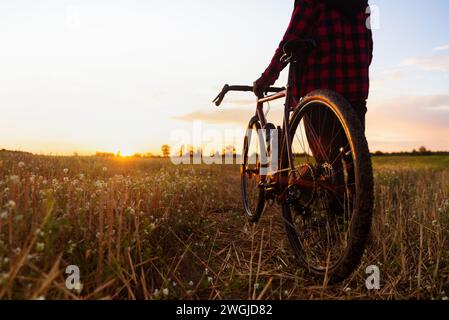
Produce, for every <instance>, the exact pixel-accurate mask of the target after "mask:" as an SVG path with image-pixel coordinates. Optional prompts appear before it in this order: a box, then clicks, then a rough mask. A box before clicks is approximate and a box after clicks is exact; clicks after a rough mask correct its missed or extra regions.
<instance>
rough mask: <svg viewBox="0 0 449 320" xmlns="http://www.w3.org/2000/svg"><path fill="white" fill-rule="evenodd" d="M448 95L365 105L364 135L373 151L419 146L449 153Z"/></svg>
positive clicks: (408, 148) (407, 148) (398, 99)
mask: <svg viewBox="0 0 449 320" xmlns="http://www.w3.org/2000/svg"><path fill="white" fill-rule="evenodd" d="M448 124H449V95H446V94H442V95H427V96H400V97H395V98H392V99H387V100H381V101H372V102H370V103H369V105H368V115H367V135H368V140H369V142H370V144H371V145H372V147H373V148H374V149H376V150H378V149H380V150H386V151H398V150H401V149H406V150H411V149H413V148H418V147H419V146H421V145H425V146H426V147H428V148H430V149H433V150H443V149H444V150H449V126H448Z"/></svg>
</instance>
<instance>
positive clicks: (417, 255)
mask: <svg viewBox="0 0 449 320" xmlns="http://www.w3.org/2000/svg"><path fill="white" fill-rule="evenodd" d="M374 167H375V182H376V185H375V192H376V201H375V217H374V223H373V232H372V236H371V241H370V245H369V247H368V250H367V252H366V254H365V257H364V259H363V261H362V264H361V266H360V268H359V269H358V270H357V271H356V272H355V273H354V274H353V276H352V277H351V278H350V279H348V280H347V281H345V282H344V283H343V284H340V285H337V286H325V285H323V283H321V282H320V281H319V280H318V279H314V278H312V277H310V276H305V275H304V273H303V271H302V270H301V269H298V268H297V265H296V263H295V260H294V259H293V257H292V252H291V251H290V248H289V245H288V242H287V240H286V237H285V234H284V230H283V226H282V224H281V219H280V217H279V208H277V207H276V206H274V207H273V208H271V210H269V211H268V212H267V213H266V215H265V216H264V217H263V218H262V221H261V222H260V223H259V224H258V225H257V226H252V225H250V224H248V223H246V222H245V219H244V218H243V213H242V209H241V202H240V187H239V171H238V170H239V169H238V167H236V166H206V165H200V166H174V165H172V164H170V162H169V161H167V160H163V159H123V158H112V159H105V158H96V157H44V156H32V155H27V154H17V153H8V152H1V153H0V299H66V298H69V299H178V298H186V299H199V298H201V299H229V298H231V299H232V298H237V299H248V298H251V299H447V296H448V295H449V243H448V240H449V239H448V237H449V231H448V229H449V157H443V156H438V157H437V156H433V157H432V156H429V157H375V158H374ZM373 264H374V265H378V266H379V268H380V270H381V289H380V290H377V291H368V290H367V289H366V287H365V278H366V275H365V268H366V267H367V266H369V265H373ZM68 265H76V266H79V268H80V272H81V282H82V285H83V286H82V290H79V291H70V290H68V289H67V288H66V286H65V280H66V276H67V275H66V274H65V268H66V267H67V266H68Z"/></svg>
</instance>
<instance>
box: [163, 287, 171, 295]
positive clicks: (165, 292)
mask: <svg viewBox="0 0 449 320" xmlns="http://www.w3.org/2000/svg"><path fill="white" fill-rule="evenodd" d="M162 293H163V294H164V296H168V294H169V293H170V291H169V290H168V288H164V289H163V290H162Z"/></svg>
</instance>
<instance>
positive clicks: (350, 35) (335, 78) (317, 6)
mask: <svg viewBox="0 0 449 320" xmlns="http://www.w3.org/2000/svg"><path fill="white" fill-rule="evenodd" d="M367 18H368V14H366V13H365V12H363V11H361V12H359V13H357V14H356V15H355V16H352V17H347V16H345V15H344V14H343V13H341V12H340V11H339V10H338V9H333V8H332V7H330V6H327V5H325V4H324V3H322V2H321V1H317V0H297V1H296V4H295V9H294V12H293V15H292V18H291V21H290V25H289V26H288V29H287V32H286V33H285V35H284V38H283V39H282V41H281V43H280V45H279V47H278V49H277V50H276V53H275V55H274V57H273V60H272V61H271V63H270V65H269V67H268V68H267V69H266V70H265V72H264V73H263V78H265V79H266V81H268V82H269V85H273V84H274V82H275V81H276V80H277V79H278V77H279V74H280V72H281V71H282V69H283V68H284V67H285V66H284V65H283V64H282V63H281V62H280V58H281V56H282V55H283V46H284V44H285V43H286V42H287V41H290V40H297V39H299V38H306V37H309V38H313V39H315V40H316V42H317V44H318V46H317V47H316V48H315V49H313V50H312V52H311V53H310V54H309V55H308V56H307V58H306V61H305V63H304V67H302V76H301V79H299V81H298V79H295V83H294V86H293V95H294V97H295V98H296V99H298V98H299V97H302V96H305V95H306V94H307V93H309V92H311V91H313V90H315V89H330V90H333V91H336V92H338V93H340V94H341V95H343V96H344V97H345V98H346V99H348V100H349V101H363V100H366V99H367V98H368V91H369V66H370V64H371V60H372V50H373V41H372V33H371V30H369V29H368V28H367V26H366V21H367Z"/></svg>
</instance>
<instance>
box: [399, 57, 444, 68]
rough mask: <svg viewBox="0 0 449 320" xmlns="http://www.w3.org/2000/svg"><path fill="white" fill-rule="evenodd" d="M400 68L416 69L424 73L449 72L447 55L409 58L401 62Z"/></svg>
mask: <svg viewBox="0 0 449 320" xmlns="http://www.w3.org/2000/svg"><path fill="white" fill-rule="evenodd" d="M401 65H402V66H407V67H417V68H418V69H421V70H425V71H442V72H446V71H449V55H440V56H432V57H420V58H410V59H406V60H404V61H403V62H402V64H401Z"/></svg>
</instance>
